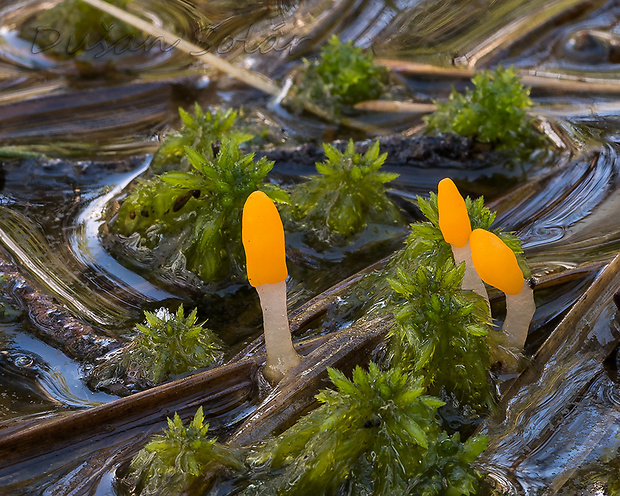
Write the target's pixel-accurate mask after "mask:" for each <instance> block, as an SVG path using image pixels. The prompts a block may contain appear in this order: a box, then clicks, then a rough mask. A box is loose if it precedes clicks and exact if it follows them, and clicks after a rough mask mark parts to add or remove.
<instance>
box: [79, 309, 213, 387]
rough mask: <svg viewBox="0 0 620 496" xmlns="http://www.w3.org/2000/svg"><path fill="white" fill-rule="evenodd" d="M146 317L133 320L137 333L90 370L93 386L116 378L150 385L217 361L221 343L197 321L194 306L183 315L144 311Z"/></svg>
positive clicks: (166, 310) (103, 384)
mask: <svg viewBox="0 0 620 496" xmlns="http://www.w3.org/2000/svg"><path fill="white" fill-rule="evenodd" d="M144 316H145V318H146V321H145V323H144V324H137V325H136V329H137V330H138V332H139V334H138V335H137V336H136V337H135V338H134V339H133V341H132V342H131V343H130V344H128V345H127V346H125V347H122V348H119V349H118V350H115V351H113V352H111V353H110V354H108V355H107V356H106V357H104V358H105V359H104V361H103V362H102V363H101V364H100V365H98V366H97V368H96V369H95V370H93V371H92V373H91V375H90V380H91V382H92V383H93V387H94V389H101V388H107V389H110V386H111V384H113V383H114V382H116V381H120V382H123V381H125V380H127V379H129V380H130V381H131V382H132V383H133V384H134V387H135V388H136V389H145V388H146V387H152V386H155V385H157V384H160V383H162V382H163V381H165V380H167V379H170V378H171V377H174V376H178V375H181V374H186V373H188V372H191V371H194V370H196V369H201V368H206V367H209V366H211V365H213V364H214V363H217V362H218V361H219V360H220V359H221V358H222V355H223V344H222V342H221V340H220V339H219V338H218V337H217V336H216V335H215V333H214V332H213V331H211V330H210V329H208V328H206V327H204V323H203V324H199V323H197V320H198V317H197V309H194V310H192V311H191V312H190V313H189V315H187V316H186V315H185V310H184V308H183V305H180V306H179V308H178V309H177V311H176V313H170V312H169V311H168V309H166V308H163V307H162V308H160V309H159V310H157V311H156V312H149V311H145V312H144Z"/></svg>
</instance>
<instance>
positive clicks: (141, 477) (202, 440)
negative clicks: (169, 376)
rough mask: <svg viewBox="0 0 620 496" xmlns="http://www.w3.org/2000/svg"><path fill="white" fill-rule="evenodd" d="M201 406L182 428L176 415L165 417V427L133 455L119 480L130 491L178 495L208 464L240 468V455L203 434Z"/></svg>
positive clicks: (181, 423)
mask: <svg viewBox="0 0 620 496" xmlns="http://www.w3.org/2000/svg"><path fill="white" fill-rule="evenodd" d="M208 430H209V424H208V423H205V422H204V415H203V411H202V407H199V408H198V411H197V412H196V415H194V418H193V420H192V421H191V422H190V424H189V425H188V426H187V427H185V426H184V425H183V422H182V421H181V418H180V417H179V415H178V414H176V413H175V414H174V417H173V418H172V419H170V418H168V428H167V429H165V430H164V432H163V434H158V435H156V436H154V437H153V439H151V441H150V442H149V443H148V444H147V445H146V446H145V447H144V448H143V449H142V450H141V451H140V452H139V453H138V454H137V455H136V456H135V457H134V459H133V460H132V462H131V465H130V473H129V474H128V475H127V476H126V477H125V479H124V480H123V481H122V484H123V485H125V486H130V487H132V488H133V489H132V491H131V494H141V495H143V496H146V495H155V494H162V490H163V488H165V493H166V494H171V495H173V494H182V493H183V492H184V491H186V490H187V489H188V488H189V486H190V485H191V484H192V482H193V481H195V480H196V479H197V478H198V477H200V476H201V475H203V474H204V473H205V471H206V470H207V469H208V468H209V467H214V466H219V467H223V468H226V469H230V470H242V469H243V468H244V464H243V461H242V459H241V456H240V454H239V453H238V452H237V451H236V450H234V449H232V448H229V447H227V446H224V445H222V444H220V443H218V442H217V440H216V438H209V437H207V433H208Z"/></svg>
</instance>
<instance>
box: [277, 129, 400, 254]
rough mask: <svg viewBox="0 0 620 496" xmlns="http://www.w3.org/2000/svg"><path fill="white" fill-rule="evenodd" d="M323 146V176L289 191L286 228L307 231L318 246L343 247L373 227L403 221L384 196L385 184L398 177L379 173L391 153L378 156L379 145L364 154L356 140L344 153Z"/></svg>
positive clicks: (390, 201) (373, 146) (392, 203)
mask: <svg viewBox="0 0 620 496" xmlns="http://www.w3.org/2000/svg"><path fill="white" fill-rule="evenodd" d="M323 147H324V150H325V155H326V157H327V160H326V161H325V162H321V163H317V164H316V170H317V172H318V173H319V175H317V176H313V177H311V178H310V180H309V181H307V182H305V183H302V184H300V185H298V186H297V187H296V188H295V189H294V190H293V191H292V192H291V207H290V212H291V217H292V220H293V223H289V224H288V225H287V227H288V228H291V229H293V230H299V231H305V232H307V233H308V236H312V237H314V238H316V239H315V240H312V241H316V242H319V243H327V244H345V243H346V242H348V241H349V240H350V239H351V237H352V236H354V235H355V234H358V233H360V232H361V231H362V230H363V229H364V228H366V227H367V226H368V224H370V223H377V224H398V223H399V222H400V223H402V222H403V216H402V214H401V213H400V210H399V208H398V207H397V206H396V204H394V202H393V201H392V200H390V199H389V198H388V196H387V195H386V191H385V183H388V182H390V181H393V180H394V179H396V178H397V177H398V174H394V173H390V172H384V171H381V166H382V165H383V163H384V162H385V159H386V157H387V154H386V153H383V154H381V155H379V142H378V141H376V142H375V143H374V144H373V145H372V146H370V147H369V148H368V150H367V151H366V153H364V154H363V155H362V154H360V153H356V152H355V144H354V143H353V140H350V141H349V144H348V145H347V147H346V149H345V150H344V151H343V152H341V151H339V150H338V149H337V148H336V147H335V146H333V145H330V144H324V145H323Z"/></svg>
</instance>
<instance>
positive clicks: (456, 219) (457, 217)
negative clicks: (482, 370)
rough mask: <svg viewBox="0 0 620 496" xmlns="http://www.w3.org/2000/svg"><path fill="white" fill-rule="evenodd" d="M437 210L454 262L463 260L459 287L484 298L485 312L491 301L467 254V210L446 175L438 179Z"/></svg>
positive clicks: (469, 232) (468, 230) (468, 221)
mask: <svg viewBox="0 0 620 496" xmlns="http://www.w3.org/2000/svg"><path fill="white" fill-rule="evenodd" d="M437 210H438V211H439V229H441V234H442V235H443V237H444V239H445V240H446V241H447V242H448V243H449V244H450V246H451V247H452V254H453V255H454V263H455V264H456V265H459V264H460V263H462V262H465V275H464V276H463V282H462V284H461V287H462V288H463V289H471V290H472V291H475V292H476V293H478V294H479V295H480V296H482V297H483V298H484V299H485V301H486V302H487V307H488V308H489V315H491V305H490V304H489V297H488V295H487V291H486V289H485V287H484V284H483V283H482V280H481V279H480V276H479V275H478V273H477V272H476V270H475V268H474V264H473V262H472V255H471V247H470V243H469V237H470V235H471V222H470V220H469V215H468V214H467V205H466V204H465V200H463V197H462V196H461V193H459V190H458V188H457V187H456V184H454V182H453V181H452V179H450V178H445V179H442V180H441V181H439V186H438V188H437Z"/></svg>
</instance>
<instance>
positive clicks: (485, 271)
mask: <svg viewBox="0 0 620 496" xmlns="http://www.w3.org/2000/svg"><path fill="white" fill-rule="evenodd" d="M469 243H470V244H471V253H472V260H473V263H474V267H475V268H476V271H477V272H478V274H479V275H480V277H481V278H482V280H483V281H484V282H486V283H487V284H489V285H491V286H494V287H496V288H497V289H499V290H500V291H503V292H504V293H505V294H506V318H505V320H504V325H503V327H502V332H503V333H504V334H505V336H506V345H507V347H509V348H513V349H518V350H522V349H523V346H524V344H525V340H526V338H527V333H528V330H529V327H530V322H531V321H532V316H533V315H534V312H535V311H536V305H535V303H534V293H533V291H532V288H530V285H529V284H528V282H527V281H526V280H525V279H524V278H523V272H522V271H521V268H520V267H519V264H518V263H517V257H516V256H515V254H514V252H513V251H512V250H511V249H510V248H509V247H508V246H507V245H506V243H504V242H503V241H502V240H501V239H500V238H499V237H498V236H496V235H495V234H493V233H492V232H489V231H486V230H484V229H474V231H473V232H472V233H471V236H470V238H469Z"/></svg>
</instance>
